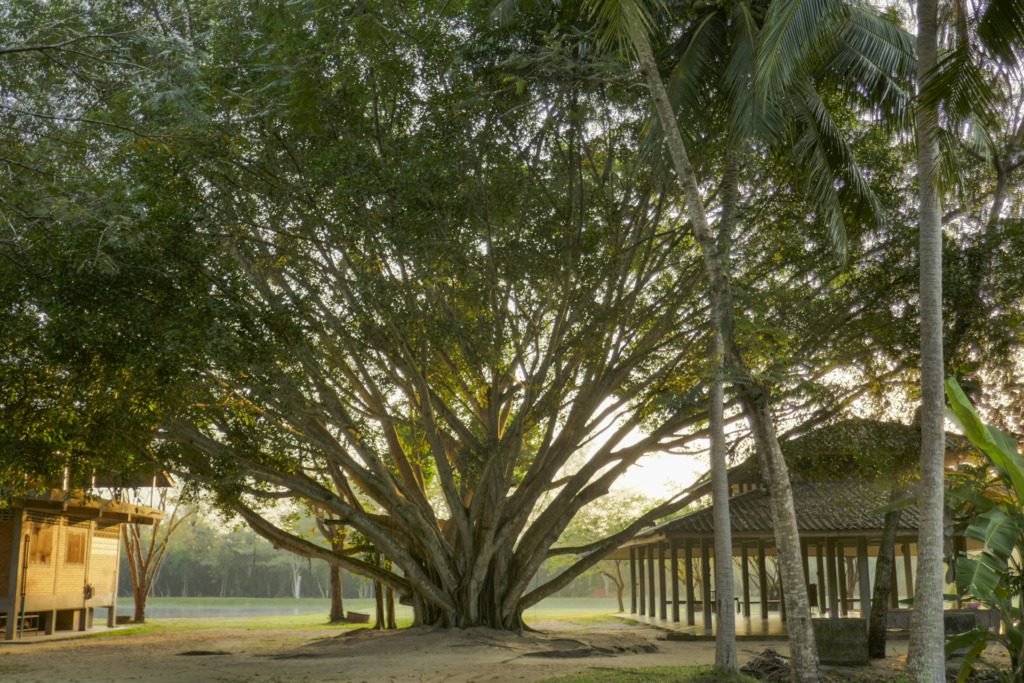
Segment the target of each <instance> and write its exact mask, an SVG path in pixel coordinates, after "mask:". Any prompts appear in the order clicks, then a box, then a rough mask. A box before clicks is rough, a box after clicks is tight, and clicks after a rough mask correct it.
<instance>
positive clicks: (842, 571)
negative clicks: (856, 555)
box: [836, 543, 850, 617]
mask: <svg viewBox="0 0 1024 683" xmlns="http://www.w3.org/2000/svg"><path fill="white" fill-rule="evenodd" d="M836 561H837V562H838V563H839V616H842V617H845V616H846V615H847V611H846V605H847V601H848V600H849V599H850V596H849V590H848V588H849V587H848V586H847V585H846V548H844V547H843V544H842V543H836Z"/></svg>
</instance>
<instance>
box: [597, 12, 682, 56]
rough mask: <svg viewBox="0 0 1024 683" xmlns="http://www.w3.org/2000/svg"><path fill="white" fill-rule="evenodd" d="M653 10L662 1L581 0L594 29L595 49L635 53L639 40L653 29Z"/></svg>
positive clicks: (648, 35) (645, 38) (643, 38)
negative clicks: (596, 42) (596, 47)
mask: <svg viewBox="0 0 1024 683" xmlns="http://www.w3.org/2000/svg"><path fill="white" fill-rule="evenodd" d="M652 10H654V11H662V10H664V5H663V3H662V2H661V0H584V2H583V11H584V13H585V14H586V16H587V18H588V19H590V20H591V21H593V22H594V25H595V27H596V28H597V35H598V48H599V49H601V50H604V51H607V50H615V51H618V52H622V53H628V54H635V52H636V49H635V48H636V45H638V44H639V41H641V40H650V35H651V34H652V33H653V32H654V18H653V12H652Z"/></svg>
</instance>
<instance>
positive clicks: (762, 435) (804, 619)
mask: <svg viewBox="0 0 1024 683" xmlns="http://www.w3.org/2000/svg"><path fill="white" fill-rule="evenodd" d="M634 47H635V48H636V51H637V57H638V59H639V62H640V69H641V71H642V72H643V74H644V76H645V78H646V80H647V86H648V89H649V90H650V93H651V97H652V99H653V100H654V104H655V109H656V111H657V115H658V120H659V121H660V123H661V126H662V129H663V131H664V135H665V141H666V143H667V145H668V149H669V154H670V156H671V159H672V164H673V166H674V168H675V171H676V175H677V176H678V178H679V182H680V183H681V184H682V186H683V193H684V196H685V197H686V206H687V211H688V214H689V218H690V221H691V223H693V230H694V236H695V237H696V239H697V242H698V244H699V245H700V248H701V253H702V255H703V258H704V268H705V274H706V276H707V278H708V283H709V286H710V298H711V308H712V311H717V313H718V315H715V314H714V313H713V314H712V315H713V317H714V318H716V320H713V323H715V324H716V326H717V329H716V330H714V332H715V333H716V334H717V335H720V336H721V341H722V347H723V350H724V353H725V355H724V357H725V359H726V361H727V367H728V369H729V372H730V374H736V373H737V372H739V373H741V374H742V373H743V367H742V358H741V357H740V356H739V355H738V352H737V351H736V349H735V347H734V344H733V339H732V329H733V319H732V310H731V305H730V291H729V282H728V279H727V277H726V274H725V272H724V269H723V264H722V263H721V261H720V259H719V258H718V248H717V245H716V240H715V237H714V235H713V233H712V231H711V227H710V225H709V223H708V220H707V215H706V213H705V211H704V204H703V198H702V197H701V193H700V188H699V187H698V185H697V177H696V174H695V173H694V170H693V166H692V165H691V164H690V159H689V156H688V155H687V152H686V144H685V143H684V141H683V136H682V134H681V132H680V131H679V124H678V122H677V120H676V118H675V113H674V112H673V110H672V105H671V103H670V102H669V99H668V93H667V92H666V90H665V84H664V82H663V81H662V79H661V74H660V73H659V72H658V67H657V64H656V62H655V60H654V53H653V51H652V49H651V45H650V41H649V40H648V38H647V36H646V34H641V35H639V36H637V37H636V40H635V44H634ZM755 388H756V387H754V385H752V383H750V382H747V381H744V382H743V386H741V387H740V399H741V402H742V403H743V406H744V411H745V413H746V415H747V420H748V421H749V422H750V424H751V427H752V429H753V432H754V436H755V440H756V443H757V446H758V452H759V453H760V455H761V458H762V466H763V467H764V469H765V472H766V475H767V478H768V483H769V487H770V493H771V507H772V516H773V522H774V526H775V539H776V547H777V548H778V552H779V562H780V567H781V571H782V582H783V589H784V591H785V593H786V600H787V602H786V607H787V615H788V627H789V640H790V655H791V661H792V664H793V675H794V680H797V681H801V682H804V681H806V682H807V683H812V682H816V681H818V680H819V678H820V677H819V675H818V650H817V646H816V644H815V642H814V631H813V629H812V626H811V609H810V603H809V601H808V599H807V582H806V580H805V578H804V572H803V563H802V561H801V557H800V536H799V531H798V530H797V525H796V512H795V510H794V508H793V492H792V489H791V487H790V483H789V473H788V470H787V468H786V463H785V460H783V458H782V449H781V448H780V447H779V443H778V437H777V436H776V434H775V427H774V425H773V424H772V421H771V414H770V412H769V410H768V405H767V392H765V391H760V392H757V391H753V389H755ZM716 507H717V506H716ZM729 557H730V558H731V548H730V550H729ZM729 564H730V565H731V564H732V562H731V559H730V562H729ZM730 586H731V584H730ZM719 602H720V603H721V601H719ZM730 609H731V605H730Z"/></svg>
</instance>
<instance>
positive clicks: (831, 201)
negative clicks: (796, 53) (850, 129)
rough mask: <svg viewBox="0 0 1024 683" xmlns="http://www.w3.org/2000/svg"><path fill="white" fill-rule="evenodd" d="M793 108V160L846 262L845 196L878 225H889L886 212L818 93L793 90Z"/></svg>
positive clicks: (804, 85)
mask: <svg viewBox="0 0 1024 683" xmlns="http://www.w3.org/2000/svg"><path fill="white" fill-rule="evenodd" d="M788 103H789V106H790V107H791V110H792V111H794V112H795V113H796V118H795V121H794V122H793V123H794V126H797V127H798V130H797V131H796V133H795V135H794V142H793V144H792V145H791V147H790V150H789V156H790V160H791V161H792V162H793V163H794V164H796V166H797V168H800V169H801V174H802V177H803V178H804V182H805V191H806V192H807V195H808V197H809V198H810V199H811V201H812V203H813V205H814V210H815V213H817V214H818V216H819V217H820V218H821V220H822V222H823V223H824V226H825V229H826V231H827V233H828V237H829V240H830V241H831V243H832V248H833V251H834V252H835V254H836V256H837V258H838V260H839V261H840V262H841V263H845V259H846V243H847V235H846V221H845V218H844V212H843V208H842V207H843V204H844V199H843V197H844V195H847V194H848V195H850V199H851V200H853V201H854V202H856V203H857V204H860V205H861V206H866V207H867V208H868V209H869V212H870V214H871V218H872V219H873V220H874V221H875V222H877V223H883V222H884V220H885V210H884V208H883V207H882V204H881V202H880V201H879V199H878V197H877V196H876V195H875V193H874V190H873V189H872V188H871V184H870V183H869V182H868V179H867V177H866V176H865V175H864V172H863V170H862V169H861V167H860V164H859V163H858V162H857V158H856V155H855V154H854V152H853V149H852V148H851V147H850V145H849V142H848V141H847V139H846V137H845V136H844V135H843V133H842V131H841V130H840V128H839V126H838V125H836V123H835V121H834V120H833V118H832V115H831V113H830V112H829V110H828V107H827V106H826V105H825V103H824V102H823V101H822V100H821V98H820V97H819V96H818V93H817V91H815V90H814V88H813V87H811V86H810V84H809V83H807V82H802V83H801V84H800V85H799V86H798V87H796V88H794V93H793V95H792V96H791V97H790V98H789V100H788Z"/></svg>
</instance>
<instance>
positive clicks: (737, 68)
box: [722, 2, 765, 140]
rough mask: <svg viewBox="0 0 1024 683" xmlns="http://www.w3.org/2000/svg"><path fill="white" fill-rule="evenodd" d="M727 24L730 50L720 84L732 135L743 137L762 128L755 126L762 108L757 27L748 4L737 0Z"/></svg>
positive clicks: (735, 137)
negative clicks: (724, 96)
mask: <svg viewBox="0 0 1024 683" xmlns="http://www.w3.org/2000/svg"><path fill="white" fill-rule="evenodd" d="M730 26H731V28H732V31H731V32H730V36H729V44H730V47H731V52H730V55H729V61H728V62H727V63H726V65H725V71H724V72H723V73H722V87H723V89H724V91H725V95H726V98H727V100H728V107H729V129H730V132H731V136H732V137H733V138H734V139H740V140H744V139H747V138H749V137H750V136H751V135H753V134H754V132H755V130H757V129H758V128H763V127H761V126H759V125H758V119H759V118H760V117H759V113H760V111H761V107H760V106H759V104H758V102H759V96H758V93H757V85H758V82H757V79H756V78H755V73H756V68H757V62H756V59H757V43H758V40H759V39H760V28H759V27H758V25H757V21H756V20H755V19H754V15H753V13H752V12H751V9H750V5H749V3H746V2H738V3H736V7H735V9H734V11H733V14H732V19H731V21H730ZM762 132H765V131H763V130H762Z"/></svg>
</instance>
